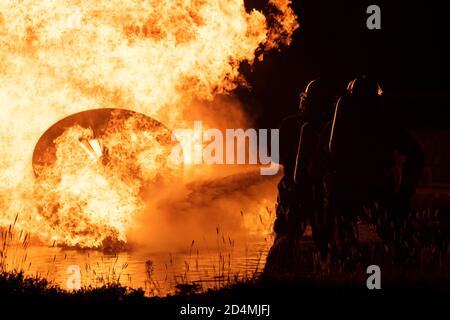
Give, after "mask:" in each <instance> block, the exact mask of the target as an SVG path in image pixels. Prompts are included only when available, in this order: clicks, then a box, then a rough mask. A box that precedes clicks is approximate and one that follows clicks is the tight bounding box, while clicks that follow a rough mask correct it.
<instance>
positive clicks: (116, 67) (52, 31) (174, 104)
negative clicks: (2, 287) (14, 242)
mask: <svg viewBox="0 0 450 320" xmlns="http://www.w3.org/2000/svg"><path fill="white" fill-rule="evenodd" d="M289 4H290V1H289V0H270V1H269V2H268V9H267V13H266V14H263V13H262V12H261V11H258V10H255V9H248V8H246V7H245V4H244V1H243V0H226V1H215V0H206V1H205V0H201V1H199V0H188V1H162V0H148V1H141V0H127V1H109V0H101V1H95V2H92V1H87V0H61V1H8V2H2V3H1V4H0V39H1V43H2V46H1V49H0V56H1V59H0V61H1V62H0V77H1V82H2V85H1V87H0V105H1V107H0V118H1V121H2V124H3V125H2V127H1V128H0V139H1V144H0V148H1V149H0V152H1V162H0V209H1V212H0V227H2V226H3V227H5V226H8V225H10V224H11V223H12V221H14V220H15V219H17V217H18V219H17V224H16V226H17V227H18V228H20V229H22V230H25V231H28V232H31V233H32V234H36V235H37V236H38V237H39V239H40V240H41V241H43V242H44V243H47V244H51V243H52V242H57V243H58V244H63V245H69V246H78V247H101V246H103V245H104V243H105V241H106V242H108V241H109V240H113V241H116V242H119V243H125V242H126V241H127V235H126V233H127V229H128V228H129V227H130V226H131V225H133V223H134V215H135V214H136V213H137V212H139V211H140V210H142V209H143V207H144V206H145V204H144V203H143V202H142V198H143V195H142V194H143V193H144V194H145V193H146V192H149V190H151V188H150V187H149V186H150V185H151V184H152V183H161V182H160V177H161V175H162V174H163V172H164V175H165V172H166V170H167V172H170V171H171V170H176V169H174V168H170V167H169V166H167V163H166V161H165V160H164V159H165V155H166V153H165V152H166V149H167V148H166V147H167V146H169V145H170V143H169V142H168V141H167V137H168V135H169V134H170V131H169V130H170V129H173V128H174V127H175V126H176V127H182V126H183V123H184V122H185V118H186V116H187V115H188V114H190V113H195V114H198V115H200V116H201V115H202V113H203V112H204V111H205V110H204V107H203V106H202V104H201V103H199V102H198V101H205V100H211V99H213V98H214V97H215V96H216V95H217V94H226V93H228V92H230V91H231V90H233V89H234V88H236V86H238V85H240V84H245V79H243V78H242V76H241V75H240V72H239V66H240V63H241V62H242V61H246V62H247V63H249V64H252V63H253V62H254V61H256V60H257V59H262V58H263V55H264V52H265V51H266V50H269V49H274V48H277V47H278V46H280V45H284V44H289V43H290V41H291V35H292V33H293V31H294V30H295V29H296V28H297V27H298V25H297V22H296V16H295V14H294V13H293V11H292V10H291V8H290V7H289ZM194 101H195V103H194ZM105 107H111V108H113V109H117V110H116V111H113V110H112V109H103V108H105ZM120 109H121V110H122V111H120ZM86 110H91V111H86ZM125 110H130V111H125ZM144 115H145V116H144ZM150 117H151V118H150ZM88 119H89V120H88ZM155 119H157V120H155ZM202 120H203V122H204V123H205V124H206V125H209V126H212V125H214V124H215V123H217V122H219V121H220V119H217V118H216V117H215V116H210V117H209V118H208V119H202ZM89 122H91V123H89ZM162 123H164V125H162ZM53 124H55V125H53ZM237 125H240V124H239V123H238V124H237ZM165 126H167V127H165ZM48 128H50V129H48ZM47 129H48V130H47ZM155 130H156V131H155ZM44 132H45V133H44ZM40 137H41V138H40ZM35 145H36V149H35V150H34V153H33V149H34V146H35ZM31 164H32V165H31ZM169 176H170V174H169ZM159 187H161V185H159ZM144 198H145V196H144Z"/></svg>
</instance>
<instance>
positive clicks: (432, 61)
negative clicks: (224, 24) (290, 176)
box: [236, 0, 450, 128]
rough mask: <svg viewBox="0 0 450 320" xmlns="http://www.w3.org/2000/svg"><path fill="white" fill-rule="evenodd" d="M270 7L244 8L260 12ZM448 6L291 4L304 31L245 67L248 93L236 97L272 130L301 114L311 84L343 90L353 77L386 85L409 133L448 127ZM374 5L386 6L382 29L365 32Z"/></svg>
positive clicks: (250, 1)
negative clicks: (327, 82)
mask: <svg viewBox="0 0 450 320" xmlns="http://www.w3.org/2000/svg"><path fill="white" fill-rule="evenodd" d="M265 2H266V1H258V0H247V1H246V5H247V8H248V9H251V8H258V9H263V8H266V7H267V3H265ZM444 3H445V1H423V2H418V3H417V2H412V1H404V0H395V1H394V0H391V1H379V0H375V1H361V0H359V1H358V0H345V1H335V0H327V1H325V0H294V1H293V4H292V7H293V9H294V10H295V12H296V14H297V15H298V17H299V18H298V22H299V24H300V28H299V29H298V30H297V31H296V32H295V34H294V37H293V42H292V44H291V46H289V47H285V48H283V49H282V50H281V52H275V51H274V52H269V53H268V54H266V55H265V57H264V61H262V62H258V63H256V64H255V65H254V66H253V67H251V68H250V67H249V66H247V65H245V64H243V65H242V66H241V67H242V70H243V72H244V74H245V76H246V79H247V80H248V82H249V83H250V85H251V89H250V90H247V89H242V88H241V89H238V90H237V91H236V93H237V95H238V96H239V97H240V98H241V99H242V100H243V101H244V102H245V104H246V107H247V111H248V112H249V113H250V114H251V116H252V117H254V119H255V120H256V123H257V125H258V126H259V127H265V128H275V127H278V125H279V123H280V121H281V120H282V119H283V118H284V117H285V116H286V115H288V114H291V113H294V112H296V110H297V106H298V95H299V93H300V92H301V91H302V89H303V88H304V87H305V85H306V84H307V83H308V82H309V81H310V80H312V79H314V78H316V77H319V76H320V77H328V78H331V79H332V80H333V81H334V82H335V83H336V86H337V87H338V89H339V90H340V91H341V92H343V90H344V89H345V86H346V84H347V83H348V81H350V80H352V79H353V78H354V77H356V76H359V75H369V76H372V77H374V78H376V79H377V80H378V81H379V82H380V84H381V85H382V87H383V91H384V97H385V100H386V104H387V106H388V109H389V110H390V111H391V112H392V117H395V118H396V119H398V120H399V121H400V122H402V123H403V124H405V125H407V126H409V127H412V128H417V127H426V128H442V127H445V128H448V127H450V125H449V123H448V122H449V119H450V117H449V116H448V115H447V114H450V112H448V111H447V109H448V108H449V107H450V80H449V74H448V71H449V69H450V67H449V61H448V60H449V58H450V55H449V53H450V50H449V49H448V42H449V40H450V37H449V35H450V33H449V30H450V28H449V27H448V25H450V22H449V21H450V11H447V8H446V7H445V5H444ZM371 4H376V5H378V6H379V7H380V8H381V26H382V29H381V30H369V29H367V27H366V20H367V18H368V16H369V15H368V14H367V13H366V10H367V7H368V6H369V5H371ZM263 10H265V9H263Z"/></svg>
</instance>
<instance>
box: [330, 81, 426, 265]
mask: <svg viewBox="0 0 450 320" xmlns="http://www.w3.org/2000/svg"><path fill="white" fill-rule="evenodd" d="M381 94H382V91H381V88H380V86H379V85H378V83H377V82H375V81H373V80H371V79H369V78H367V77H361V78H357V79H355V80H353V81H351V82H350V83H349V85H348V87H347V94H346V95H345V96H343V97H342V98H340V99H339V101H338V103H337V105H336V111H335V116H334V120H333V124H332V130H331V137H330V141H329V152H330V153H329V155H330V163H331V168H330V172H331V179H329V181H330V182H329V187H328V189H329V190H330V199H329V200H330V207H331V211H332V215H333V216H334V217H335V218H336V223H337V231H338V238H339V240H340V242H341V244H342V247H341V248H342V249H343V250H342V251H341V255H342V258H349V257H350V251H351V248H352V247H353V246H354V245H356V244H357V240H358V234H357V232H356V222H357V219H358V217H365V218H366V219H368V222H370V223H372V224H373V225H375V227H376V230H377V232H378V234H379V235H380V237H381V238H382V239H383V240H384V241H385V243H386V244H388V245H390V246H391V247H392V248H394V250H395V253H396V254H397V256H403V255H404V254H405V253H406V251H405V250H406V247H407V245H405V244H407V243H408V241H409V239H408V234H407V232H408V228H407V227H406V218H407V215H408V213H409V202H410V199H411V196H412V195H413V193H414V192H415V189H416V186H417V184H418V182H419V179H420V177H421V175H422V169H423V154H422V151H421V149H420V147H419V145H418V144H417V142H416V141H415V140H414V139H413V137H412V136H411V135H409V134H408V133H407V132H406V131H404V130H402V129H401V128H399V126H398V125H396V124H394V123H392V122H391V121H389V117H387V116H386V114H384V112H383V111H382V108H381ZM396 152H398V153H400V154H401V155H403V156H404V163H403V168H402V170H401V171H402V172H401V183H400V185H398V183H397V182H396V181H398V179H396V176H395V166H396V164H395V154H396Z"/></svg>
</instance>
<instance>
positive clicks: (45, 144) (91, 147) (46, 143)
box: [32, 108, 175, 177]
mask: <svg viewBox="0 0 450 320" xmlns="http://www.w3.org/2000/svg"><path fill="white" fill-rule="evenodd" d="M130 118H134V119H136V120H137V123H138V126H137V128H135V130H136V131H142V132H143V131H151V132H155V133H157V136H156V139H157V140H158V142H160V143H161V145H164V146H167V145H173V144H175V143H174V142H173V141H172V140H171V131H170V130H169V129H168V128H167V127H166V126H165V125H163V124H162V123H161V122H159V121H157V120H155V119H153V118H151V117H149V116H146V115H144V114H142V113H139V112H135V111H131V110H126V109H116V108H101V109H91V110H86V111H82V112H78V113H75V114H72V115H70V116H68V117H65V118H63V119H61V120H59V121H58V122H56V123H55V124H53V125H52V126H51V127H50V128H48V129H47V131H45V132H44V134H43V135H42V136H41V137H40V138H39V140H38V142H37V143H36V146H35V148H34V152H33V158H32V164H33V171H34V174H35V175H36V176H37V177H38V176H39V175H40V173H41V170H42V169H43V168H46V167H49V166H51V165H53V164H54V163H55V161H56V151H57V148H56V143H55V140H56V139H57V138H58V137H60V136H61V135H62V134H63V133H64V131H65V130H67V129H68V128H71V127H74V126H77V125H78V126H80V127H82V128H86V129H91V130H92V131H93V133H94V137H93V139H91V140H89V141H80V143H81V146H82V147H83V149H84V150H85V151H86V152H88V153H91V154H92V155H93V156H96V157H101V156H103V155H104V150H103V146H102V137H103V135H104V134H105V133H106V132H108V131H109V130H110V129H111V126H112V125H115V124H116V123H117V121H119V122H123V121H126V120H128V119H130Z"/></svg>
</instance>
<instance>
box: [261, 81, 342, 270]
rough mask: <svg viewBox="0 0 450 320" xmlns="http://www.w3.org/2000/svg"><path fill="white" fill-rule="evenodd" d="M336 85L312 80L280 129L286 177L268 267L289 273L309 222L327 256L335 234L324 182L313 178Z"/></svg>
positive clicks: (283, 181) (331, 109) (323, 254)
mask: <svg viewBox="0 0 450 320" xmlns="http://www.w3.org/2000/svg"><path fill="white" fill-rule="evenodd" d="M335 100H336V95H335V91H334V90H333V87H332V86H331V85H330V84H329V83H328V82H326V81H324V80H322V79H316V80H313V81H311V82H310V83H309V84H308V85H307V87H306V89H305V91H304V92H302V93H301V95H300V105H299V107H300V112H299V113H298V114H296V115H294V116H290V117H288V118H286V119H285V120H284V121H283V123H282V125H281V128H280V163H281V164H282V165H283V168H284V175H283V177H282V178H281V180H280V182H279V184H278V197H277V204H276V219H275V223H274V231H275V241H274V245H273V247H272V249H271V252H270V253H269V257H268V259H267V264H266V267H267V268H266V269H274V268H275V269H283V270H284V269H286V267H287V268H289V267H290V266H291V265H292V263H293V261H292V258H293V250H295V248H296V241H297V240H298V239H299V238H301V236H302V235H303V233H304V231H305V228H306V226H307V224H308V223H310V224H311V226H312V230H313V238H314V242H315V244H316V245H317V247H318V249H319V251H320V253H321V254H322V256H323V257H325V256H326V254H327V246H328V242H329V240H330V236H331V235H332V233H331V232H330V231H331V230H329V228H327V223H326V221H325V217H326V215H325V214H324V212H323V211H324V210H325V208H324V201H323V199H324V190H323V183H322V180H321V179H320V178H319V179H316V176H314V175H313V174H311V170H310V169H311V168H312V163H314V159H315V157H316V153H317V152H316V151H317V148H318V147H319V144H320V139H321V131H322V129H323V127H324V125H325V124H326V123H327V122H329V121H330V120H331V119H332V117H333V112H334V103H335Z"/></svg>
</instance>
